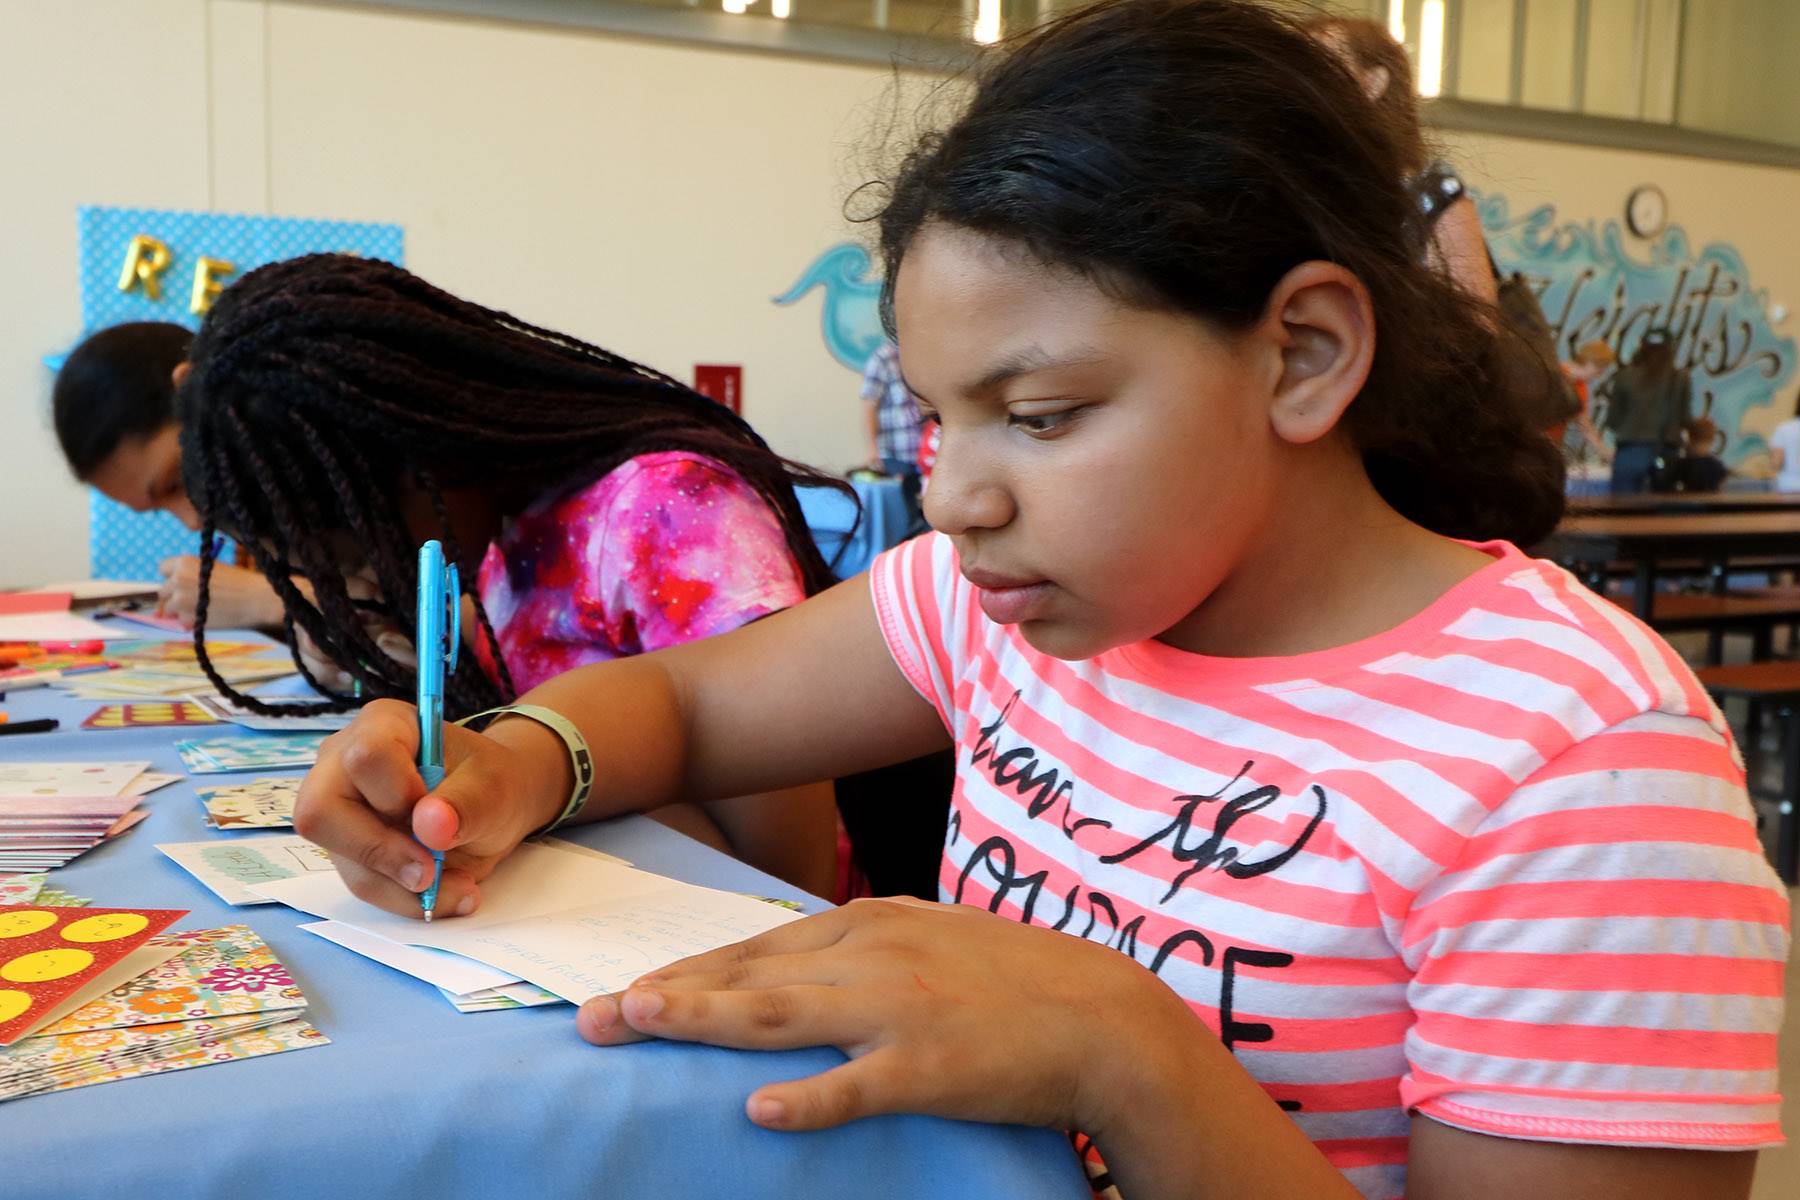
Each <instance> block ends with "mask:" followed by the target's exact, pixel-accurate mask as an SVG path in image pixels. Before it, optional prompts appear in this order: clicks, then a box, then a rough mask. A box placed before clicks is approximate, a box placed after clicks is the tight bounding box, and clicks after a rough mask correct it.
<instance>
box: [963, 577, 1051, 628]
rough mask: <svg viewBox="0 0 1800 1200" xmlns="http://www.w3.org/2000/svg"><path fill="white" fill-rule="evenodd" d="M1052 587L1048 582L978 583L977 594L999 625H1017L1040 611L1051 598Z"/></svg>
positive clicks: (983, 609)
mask: <svg viewBox="0 0 1800 1200" xmlns="http://www.w3.org/2000/svg"><path fill="white" fill-rule="evenodd" d="M1050 587H1051V585H1050V584H1049V583H1046V582H1038V583H1025V584H1017V585H1014V586H1010V587H988V586H985V585H977V588H976V593H975V594H976V600H977V601H978V602H979V603H980V605H981V611H982V612H984V613H986V614H987V617H988V620H990V621H992V622H994V623H995V624H997V625H1017V624H1019V623H1020V622H1021V621H1028V620H1030V619H1031V618H1032V616H1033V615H1034V614H1037V613H1039V611H1040V610H1041V609H1042V608H1043V606H1044V604H1045V603H1046V602H1047V601H1048V600H1049V598H1050Z"/></svg>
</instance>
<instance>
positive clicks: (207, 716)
mask: <svg viewBox="0 0 1800 1200" xmlns="http://www.w3.org/2000/svg"><path fill="white" fill-rule="evenodd" d="M218 723H219V722H218V719H217V718H216V717H214V716H213V715H212V714H211V713H208V712H207V711H206V710H205V709H204V708H202V707H200V706H199V705H198V704H195V703H194V702H193V701H191V700H178V701H171V702H168V703H157V702H154V701H152V702H148V703H144V704H104V705H101V706H100V707H99V708H97V709H95V710H94V713H93V715H92V716H90V717H89V718H88V719H87V720H85V721H83V722H82V723H81V727H82V728H83V729H136V728H139V727H141V726H146V725H149V726H163V725H217V724H218Z"/></svg>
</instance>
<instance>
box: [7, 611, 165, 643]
mask: <svg viewBox="0 0 1800 1200" xmlns="http://www.w3.org/2000/svg"><path fill="white" fill-rule="evenodd" d="M131 636H132V633H131V631H130V630H128V629H120V628H118V627H117V626H114V625H102V624H100V623H99V622H98V621H90V620H89V619H88V618H86V617H78V616H76V615H75V614H74V613H68V612H32V613H15V614H12V615H10V616H0V642H104V641H112V640H116V639H120V638H128V637H131Z"/></svg>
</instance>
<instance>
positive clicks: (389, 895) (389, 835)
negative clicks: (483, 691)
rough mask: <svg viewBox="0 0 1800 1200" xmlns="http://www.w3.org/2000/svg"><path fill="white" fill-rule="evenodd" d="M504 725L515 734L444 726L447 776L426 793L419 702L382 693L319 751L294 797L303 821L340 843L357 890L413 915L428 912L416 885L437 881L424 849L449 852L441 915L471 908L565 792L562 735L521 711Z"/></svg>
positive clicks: (298, 826) (338, 858)
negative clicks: (422, 910) (420, 758)
mask: <svg viewBox="0 0 1800 1200" xmlns="http://www.w3.org/2000/svg"><path fill="white" fill-rule="evenodd" d="M497 725H498V723H497ZM503 728H504V730H505V734H504V736H505V737H507V738H508V739H509V740H508V741H507V742H501V741H498V740H496V739H495V738H493V737H489V736H486V735H484V734H478V733H471V732H469V731H468V730H466V729H463V728H461V727H459V726H456V725H446V726H444V766H445V768H446V769H447V774H446V775H445V778H444V782H443V783H442V784H440V785H439V786H438V788H437V790H435V791H433V792H432V793H431V794H429V795H427V794H426V791H425V782H424V780H423V779H422V778H420V775H419V768H418V765H417V759H418V752H419V719H418V710H417V709H415V708H414V707H413V706H412V705H410V704H403V703H401V702H400V701H398V700H376V701H373V702H371V703H370V704H368V705H366V706H365V707H364V708H363V710H362V712H361V713H359V714H358V715H357V718H356V720H355V721H353V722H351V724H350V725H349V726H348V727H347V728H345V729H343V730H342V731H341V732H338V733H335V734H333V735H332V736H331V737H329V738H327V739H326V741H325V744H324V745H323V746H322V747H321V748H320V750H319V761H318V764H317V765H316V766H314V767H313V769H312V770H311V771H310V772H308V773H307V776H306V779H305V781H304V782H303V783H302V784H301V786H300V795H299V797H298V799H297V800H296V801H295V803H294V829H295V831H296V832H298V833H299V834H300V836H302V837H304V838H305V839H306V840H307V841H309V842H313V843H315V844H317V845H319V846H322V847H324V848H325V849H326V850H328V851H330V852H331V857H332V861H333V862H334V863H335V864H336V866H337V869H338V874H340V875H342V876H343V878H344V883H345V884H346V885H347V886H348V887H349V888H350V890H351V892H353V893H354V894H356V895H357V896H359V897H360V898H362V899H364V900H367V901H368V902H369V903H371V904H374V905H376V906H378V907H380V908H384V909H387V910H388V911H389V912H393V913H399V914H402V915H404V916H414V917H416V916H419V915H420V912H419V896H418V893H420V892H422V891H424V890H425V889H426V888H427V887H428V886H430V884H431V876H432V859H431V854H430V852H429V851H428V850H427V849H426V847H430V848H432V849H437V850H442V851H444V852H445V854H444V873H443V879H442V881H441V883H440V885H439V890H438V902H437V909H436V914H437V915H440V916H466V915H468V914H469V913H472V912H474V911H475V909H476V907H477V906H478V905H479V904H480V902H481V891H480V887H479V884H480V882H481V881H482V880H483V879H485V878H486V877H487V876H488V874H489V873H490V872H491V871H493V869H494V867H495V866H496V865H498V864H499V862H500V860H501V859H503V858H505V857H506V856H507V855H508V854H510V853H512V851H513V849H514V848H515V847H516V846H517V845H518V844H519V843H520V842H521V841H523V840H524V839H525V838H526V837H527V836H529V835H530V834H531V833H532V832H533V831H535V830H536V829H538V828H540V827H542V826H543V825H545V824H547V823H548V822H549V821H550V819H551V818H552V817H554V816H555V815H556V814H557V812H558V811H560V804H561V799H562V798H566V797H567V796H568V787H567V784H566V782H564V781H565V780H566V778H567V775H568V769H567V767H566V764H565V761H564V760H566V758H567V755H566V753H565V752H564V750H563V747H562V743H561V742H560V741H559V740H558V739H557V738H556V736H555V735H554V734H552V733H550V732H549V731H548V730H544V729H542V727H540V726H537V725H536V724H535V723H533V722H530V721H526V720H523V719H515V720H512V721H507V722H505V723H504V725H503ZM533 730H536V731H537V732H538V734H541V738H539V739H537V740H536V741H533V740H532V739H533V733H532V731H533ZM545 742H547V743H548V744H540V743H545ZM559 771H560V772H561V774H558V772H559ZM532 785H536V786H535V787H534V786H532ZM559 786H560V787H561V789H562V790H561V791H560V793H559V792H557V791H556V789H557V788H558V787H559ZM421 843H423V844H421Z"/></svg>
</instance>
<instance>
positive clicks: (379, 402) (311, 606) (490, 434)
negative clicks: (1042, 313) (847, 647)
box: [176, 254, 843, 715]
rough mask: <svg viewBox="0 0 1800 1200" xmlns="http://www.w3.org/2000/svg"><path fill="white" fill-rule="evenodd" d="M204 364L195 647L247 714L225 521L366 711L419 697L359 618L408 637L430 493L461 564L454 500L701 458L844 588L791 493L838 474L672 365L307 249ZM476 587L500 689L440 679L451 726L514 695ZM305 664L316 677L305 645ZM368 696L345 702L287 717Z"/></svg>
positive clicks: (472, 671) (396, 272)
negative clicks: (639, 461) (214, 586)
mask: <svg viewBox="0 0 1800 1200" xmlns="http://www.w3.org/2000/svg"><path fill="white" fill-rule="evenodd" d="M192 363H193V369H192V371H191V372H190V373H189V375H188V377H187V380H186V382H185V383H184V384H183V386H182V388H181V391H180V395H179V398H178V401H177V414H176V415H177V417H178V418H179V419H180V421H181V423H182V431H181V450H182V470H183V474H184V475H185V477H186V482H187V489H188V495H189V496H190V497H191V498H192V500H193V502H194V506H195V507H196V509H198V510H199V513H200V517H201V521H202V522H203V525H204V529H203V532H202V535H201V588H200V598H199V603H198V606H197V619H196V622H195V626H194V640H195V645H196V647H197V649H198V651H199V654H200V661H201V663H202V665H203V666H204V667H205V668H206V671H207V675H208V677H209V678H210V679H211V680H212V682H213V685H214V686H215V687H217V688H218V689H219V690H220V691H221V692H224V693H226V694H228V695H231V696H233V697H234V698H235V699H237V700H238V702H239V703H242V704H245V705H247V706H248V707H250V708H251V709H253V710H256V711H259V712H260V711H266V708H265V706H264V705H262V704H261V703H259V702H257V701H255V700H254V699H251V698H247V697H243V696H240V695H238V694H237V693H236V692H234V691H233V690H232V689H231V688H230V687H229V686H227V685H226V684H225V682H224V681H223V680H222V679H221V678H220V677H219V675H218V673H217V672H216V671H215V670H214V669H213V666H212V664H211V661H210V659H208V657H207V656H206V653H205V636H206V613H207V607H208V601H209V596H210V578H211V572H212V566H213V533H214V530H215V529H223V530H225V531H226V532H228V533H229V534H230V535H231V536H233V537H235V538H237V539H239V540H240V541H243V542H245V543H247V544H249V545H250V546H251V547H252V548H253V549H254V550H255V551H256V561H257V566H258V567H259V568H260V569H261V571H262V573H263V574H264V575H265V576H266V577H267V578H268V580H269V583H270V584H271V586H273V587H274V589H275V591H276V593H277V594H278V595H279V596H280V597H281V599H282V603H283V606H284V608H285V610H286V619H287V626H288V630H287V631H288V637H289V642H290V644H292V643H293V642H294V641H295V639H294V629H295V627H298V628H300V629H303V630H305V632H306V633H307V635H308V636H309V637H310V638H311V639H312V641H313V642H314V643H315V644H317V646H318V647H319V649H320V650H321V651H322V652H323V653H324V654H325V655H326V656H327V657H329V658H330V659H331V660H332V661H333V662H335V663H337V664H338V665H339V666H341V667H342V668H343V669H344V670H345V671H347V672H348V673H349V674H350V675H351V676H352V677H353V678H354V679H356V680H357V681H358V682H359V683H360V684H361V685H362V695H363V697H365V698H372V697H378V696H393V697H403V698H405V697H410V696H411V695H412V693H413V688H414V686H415V685H414V672H413V670H412V668H410V667H407V666H403V665H401V664H399V663H397V662H395V661H394V660H393V659H391V658H389V657H388V655H387V654H385V653H384V652H383V651H382V650H381V649H380V648H379V647H377V646H376V645H375V642H374V640H373V637H372V636H371V634H370V633H369V632H368V630H366V629H365V628H364V624H363V620H362V617H361V614H362V612H364V611H367V610H368V609H370V608H371V607H374V608H377V609H379V610H380V612H381V614H382V615H383V616H384V617H385V618H386V619H387V620H388V621H390V622H392V623H394V624H396V625H398V626H399V627H400V628H401V629H405V630H410V629H411V628H412V624H413V611H414V606H415V604H416V596H417V588H418V584H417V566H416V564H417V552H418V543H417V542H416V541H415V539H414V534H413V533H412V531H411V530H410V529H409V528H408V524H407V522H406V521H405V520H404V519H403V515H402V511H401V508H402V499H403V495H404V494H405V493H407V492H409V491H414V490H416V492H418V493H422V494H423V495H424V497H425V498H426V499H427V500H428V501H429V502H430V505H431V507H432V509H433V510H434V511H435V515H436V522H437V526H438V530H439V532H438V533H437V534H436V536H438V537H439V538H440V539H441V540H442V541H443V543H444V547H445V551H446V553H447V554H448V556H449V557H450V559H451V560H452V561H457V560H459V559H464V558H465V556H464V554H463V552H462V551H463V547H460V546H459V545H458V544H457V539H456V536H455V533H454V531H453V530H452V528H451V521H450V516H449V511H448V509H447V507H446V505H445V500H444V496H445V493H446V492H447V491H450V490H452V489H479V490H482V491H485V492H487V493H488V494H490V495H492V496H495V497H496V498H497V499H499V500H500V501H501V502H502V504H505V503H509V502H518V503H524V502H529V501H531V500H535V499H537V498H540V497H542V496H544V495H547V494H550V493H552V492H553V491H556V490H559V489H562V490H567V489H572V488H576V487H580V486H583V485H585V484H587V483H591V482H592V481H594V480H597V479H599V478H600V477H602V476H603V475H605V474H607V473H608V472H609V471H611V470H613V469H614V468H615V467H618V466H620V465H621V464H623V463H624V462H625V461H626V460H627V459H630V458H633V457H635V456H637V455H640V454H647V453H651V452H654V451H662V450H686V451H691V452H694V453H697V454H702V455H705V456H707V457H709V458H711V459H714V460H716V461H718V462H720V463H722V464H723V465H725V466H726V467H729V468H730V469H731V470H733V471H735V472H736V473H737V474H738V475H739V476H740V477H742V478H743V479H744V480H745V481H746V482H747V483H748V484H749V485H750V487H752V488H753V489H754V490H755V491H756V492H757V494H758V495H759V496H761V497H762V498H763V500H765V501H766V502H767V503H768V505H769V507H770V508H771V509H772V510H773V511H774V513H775V515H776V517H777V519H778V520H779V521H780V524H781V526H782V530H783V532H784V534H785V535H786V539H787V544H788V548H789V550H790V551H792V553H793V555H794V558H795V561H796V562H797V563H799V565H800V569H801V574H802V577H803V580H804V582H805V585H806V589H807V591H808V593H809V594H810V593H812V592H816V591H819V590H822V589H823V588H825V587H827V586H829V585H830V584H831V583H832V582H833V580H832V577H831V573H830V570H829V569H828V568H827V566H826V564H825V562H824V560H823V559H822V558H821V556H820V554H819V551H818V548H817V546H816V545H815V544H814V543H813V540H812V537H811V535H810V533H809V532H808V530H807V527H806V521H805V518H804V517H803V516H802V515H801V512H800V506H799V502H798V500H797V499H796V497H795V495H794V486H795V485H796V484H808V485H819V486H838V487H843V485H842V484H841V483H840V482H838V481H835V480H832V479H830V478H829V477H827V476H824V475H821V474H819V473H818V472H815V471H813V470H811V469H810V468H806V467H802V466H799V465H797V464H794V463H791V462H789V461H788V460H786V459H784V458H782V457H780V456H779V455H777V454H775V453H774V452H773V451H772V450H770V449H769V448H768V446H767V444H765V443H764V442H763V440H762V438H760V437H758V436H757V434H756V433H755V431H754V430H752V429H751V428H750V426H749V425H748V424H746V423H745V422H744V421H743V420H742V418H740V417H738V416H737V415H735V414H734V413H732V412H731V410H730V409H727V408H725V407H724V406H723V405H720V404H716V403H714V402H713V401H711V400H709V399H707V398H706V397H705V396H702V395H700V394H699V393H698V392H696V391H694V390H693V389H692V388H689V387H687V386H686V385H684V384H681V383H679V382H677V381H675V380H674V379H671V378H670V377H669V376H667V375H664V374H662V373H661V372H658V371H655V370H652V369H651V368H649V367H645V366H642V365H640V364H638V363H635V362H632V361H631V360H630V359H627V358H623V357H621V356H619V355H617V354H613V353H611V352H610V351H607V350H603V349H601V348H599V347H597V346H592V345H589V344H588V343H586V342H582V341H579V340H577V339H575V338H572V337H568V336H566V335H564V334H560V333H555V332H552V331H551V330H548V329H542V328H539V327H538V326H535V325H530V324H527V323H526V322H524V321H521V320H519V319H518V318H516V317H513V316H509V315H508V314H506V313H503V312H497V311H495V310H493V309H488V308H483V307H481V306H480V305H477V304H472V303H470V302H468V301H466V300H461V299H458V298H457V297H455V296H452V295H451V294H450V293H448V292H445V291H443V290H442V289H440V288H437V287H433V286H432V285H431V284H429V283H426V282H425V281H424V280H422V279H420V278H418V277H417V276H415V275H412V274H410V273H409V272H407V271H405V270H402V269H401V268H399V267H397V266H394V265H393V264H391V263H386V262H381V261H378V260H375V259H363V258H356V257H351V256H348V255H333V254H316V255H308V256H305V257H302V258H295V259H289V260H287V261H285V262H279V263H273V264H270V265H269V266H266V267H261V268H258V269H257V270H255V271H252V272H250V273H249V274H247V275H245V276H244V277H243V278H242V279H240V280H238V281H237V282H236V283H234V284H233V285H232V286H231V287H230V288H228V289H227V290H226V291H225V293H224V294H223V295H221V296H220V298H219V300H218V303H217V304H215V305H214V307H213V309H212V311H211V312H210V313H208V314H207V317H206V320H205V323H204V324H203V325H202V326H201V328H200V333H199V336H198V337H197V338H196V339H195V341H194V346H193V354H192ZM347 546H348V548H350V549H352V550H353V552H354V554H355V555H356V556H358V557H360V558H361V559H362V561H363V562H364V563H365V564H366V566H367V567H368V568H369V569H370V570H372V572H373V574H374V575H375V578H376V582H377V585H378V587H379V590H380V594H381V600H380V601H379V602H371V601H368V600H364V599H356V598H353V597H352V595H351V590H350V588H349V586H348V585H347V583H346V580H345V577H344V568H345V563H344V561H343V558H344V552H345V550H346V548H347ZM469 549H471V550H478V549H479V548H478V547H470V548H469ZM295 576H300V577H303V578H304V579H305V580H306V581H307V582H308V583H309V584H310V585H311V587H312V590H313V592H314V597H313V598H311V599H309V598H308V597H307V596H306V595H304V594H303V593H302V592H301V591H300V589H299V588H298V587H297V586H296V585H295V582H294V577H295ZM473 583H474V581H473V580H471V579H469V578H467V574H466V573H465V576H464V579H463V591H464V593H465V594H467V595H469V596H471V597H473V600H474V608H475V612H476V616H477V619H478V621H479V623H480V625H481V633H482V635H483V637H484V639H485V645H486V646H487V648H488V649H490V650H491V651H493V658H494V660H495V662H496V664H497V666H498V668H499V673H500V679H499V680H497V681H496V680H491V679H489V678H488V677H487V675H486V674H485V673H484V672H483V671H482V670H481V668H480V666H479V665H478V664H477V663H476V662H475V661H474V656H473V655H463V656H462V660H461V662H460V663H459V665H458V667H457V669H456V671H455V673H454V674H453V675H452V676H451V677H450V678H449V679H448V680H447V681H446V697H445V698H446V706H447V708H448V709H449V710H450V712H451V714H452V715H463V714H468V713H472V712H474V711H477V710H478V709H481V708H486V707H490V706H492V705H494V704H497V703H501V702H503V701H505V700H508V699H510V698H512V696H513V695H514V694H515V693H516V690H517V689H515V688H514V686H513V684H512V680H511V677H510V675H509V673H508V672H507V669H506V664H505V662H504V661H503V660H502V658H501V656H500V654H499V651H498V647H497V643H496V641H495V638H494V631H493V626H492V624H491V622H490V621H489V619H488V616H487V612H486V609H485V608H484V607H483V605H482V604H481V599H480V596H479V595H478V594H477V593H476V592H475V590H474V588H473V586H472V585H473ZM295 662H296V664H299V665H300V669H301V671H302V673H303V674H307V678H308V680H309V681H310V682H312V683H313V684H314V685H315V686H318V680H316V679H313V677H312V676H311V675H310V673H307V672H306V668H305V666H304V664H300V659H299V655H298V653H297V652H296V654H295ZM321 690H322V691H323V690H324V689H323V688H321ZM355 702H356V701H355V700H353V698H351V697H346V696H336V697H334V698H333V699H332V700H331V701H330V702H328V703H326V704H322V705H313V706H300V707H297V708H289V709H284V710H283V711H322V710H329V709H344V708H348V707H351V706H352V705H353V704H354V703H355Z"/></svg>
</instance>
